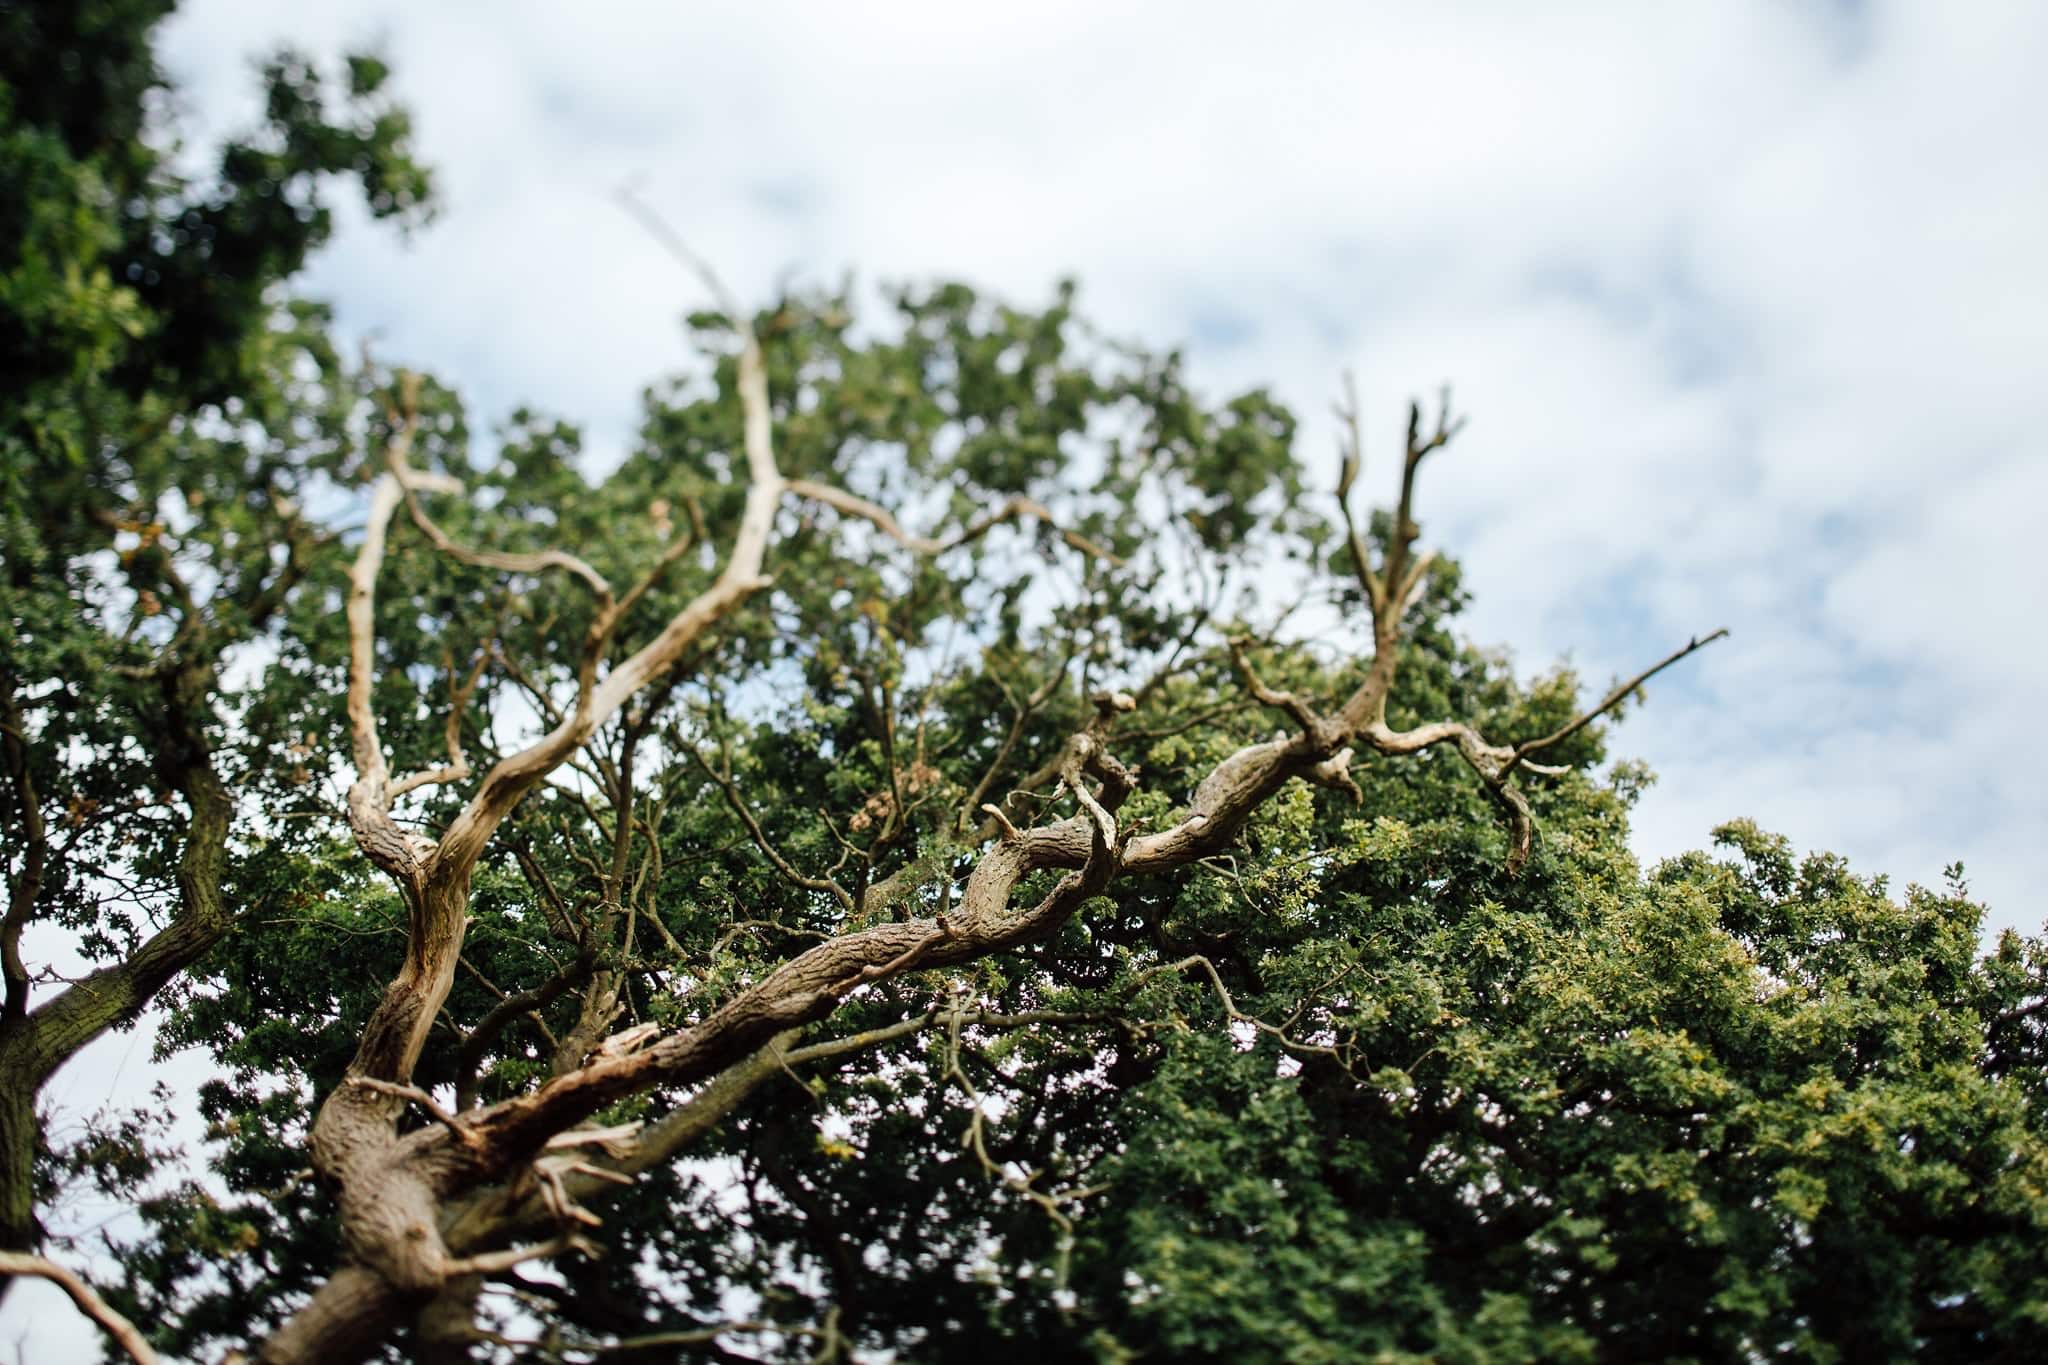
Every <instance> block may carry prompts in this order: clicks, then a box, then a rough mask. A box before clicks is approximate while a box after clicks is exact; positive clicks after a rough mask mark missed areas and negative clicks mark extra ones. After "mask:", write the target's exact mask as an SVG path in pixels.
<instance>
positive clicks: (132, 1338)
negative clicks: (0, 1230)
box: [0, 1251, 158, 1365]
mask: <svg viewBox="0 0 2048 1365" xmlns="http://www.w3.org/2000/svg"><path fill="white" fill-rule="evenodd" d="M0 1274H7V1275H32V1276H35V1277H36V1278H38V1279H44V1280H48V1281H49V1282H50V1283H52V1284H54V1285H56V1286H57V1287H58V1288H59V1289H61V1290H63V1291H64V1292H65V1293H66V1294H67V1295H69V1296H70V1298H71V1302H72V1303H74V1304H76V1305H78V1311H79V1312H81V1313H83V1314H85V1316H87V1317H88V1318H91V1319H92V1320H93V1322H95V1323H97V1324H98V1325H99V1328H100V1330H101V1331H103V1332H105V1333H106V1334H107V1335H108V1336H110V1337H112V1338H113V1339H114V1344H115V1345H117V1346H119V1347H120V1348H121V1349H122V1350H124V1351H126V1352H127V1353H128V1358H129V1359H130V1360H133V1361H134V1362H135V1365H157V1360H158V1356H157V1353H156V1351H155V1349H154V1348H152V1347H151V1346H150V1344H149V1341H148V1339H147V1338H146V1337H144V1336H143V1335H142V1333H141V1332H139V1331H137V1330H136V1329H135V1324H134V1323H132V1322H130V1321H128V1319H126V1318H124V1317H122V1316H121V1315H120V1314H119V1313H117V1312H115V1311H114V1310H113V1309H112V1308H109V1307H108V1306H107V1301H106V1300H105V1299H102V1298H101V1297H100V1296H99V1295H98V1294H97V1293H95V1292H94V1291H93V1287H92V1286H91V1285H89V1284H87V1283H86V1282H85V1281H84V1280H82V1279H80V1278H79V1277H78V1276H77V1275H76V1274H74V1273H73V1272H72V1271H69V1270H66V1269H65V1268H64V1267H63V1266H61V1265H58V1264H57V1263H56V1262H55V1261H51V1260H46V1259H45V1258H43V1257H41V1256H31V1255H29V1254H28V1253H26V1252H20V1251H0Z"/></svg>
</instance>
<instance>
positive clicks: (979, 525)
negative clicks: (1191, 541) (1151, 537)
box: [789, 479, 1123, 565]
mask: <svg viewBox="0 0 2048 1365" xmlns="http://www.w3.org/2000/svg"><path fill="white" fill-rule="evenodd" d="M789 491H790V492H792V493H794V494H796V495H797V496H798V497H800V498H810V499H812V500H814V501H816V502H822V503H824V504H825V505H826V506H828V507H832V508H836V509H837V510H839V511H841V512H844V513H846V514H847V515H848V516H853V517H859V518H861V519H862V520H863V521H867V522H871V523H873V525H874V527H875V529H877V530H879V531H880V532H881V533H882V534H883V535H886V536H888V537H889V538H890V539H891V540H893V541H895V542H896V543H897V544H899V545H902V546H904V547H905V548H906V549H910V550H915V551H916V552H917V553H918V554H921V555H942V554H944V553H946V552H947V551H948V550H954V549H958V548H959V547H960V546H962V545H965V544H968V543H969V542H971V541H976V540H979V539H981V538H982V537H983V536H985V535H987V534H988V533H989V532H990V531H992V530H994V529H995V528H996V527H998V526H1001V525H1003V524H1004V523H1005V522H1011V521H1018V520H1024V519H1029V520H1033V521H1039V522H1043V523H1044V524H1045V525H1046V526H1047V527H1049V528H1051V529H1052V530H1053V531H1054V532H1055V533H1057V534H1058V536H1059V538H1060V539H1061V540H1064V541H1065V542H1066V543H1067V544H1069V545H1071V546H1073V547H1074V548H1075V549H1076V550H1079V551H1080V552H1081V553H1082V554H1085V555H1088V556H1090V557H1091V558H1094V559H1099V560H1102V561H1103V562H1104V563H1106V564H1116V565H1121V564H1122V563H1123V560H1122V559H1120V558H1118V557H1117V556H1116V555H1115V554H1112V553H1111V552H1110V551H1109V550H1107V549H1105V548H1103V547H1102V546H1101V545H1099V544H1097V543H1096V542H1094V541H1092V540H1090V539H1088V537H1086V536H1084V535H1081V534H1079V533H1078V532H1074V531H1069V530H1067V529H1065V528H1064V527H1062V526H1061V525H1060V524H1059V522H1058V521H1057V519H1055V518H1054V516H1053V514H1052V512H1051V511H1050V510H1049V509H1048V508H1047V507H1046V505H1045V504H1044V503H1042V502H1038V501H1036V500H1034V499H1031V498H1027V497H1022V496H1018V497H1013V498H1011V499H1010V500H1009V501H1008V502H1005V503H1004V504H1003V505H1002V506H1001V507H999V508H997V509H996V510H995V511H993V512H990V513H988V514H987V515H986V516H982V517H979V518H977V519H975V520H974V521H972V522H970V523H969V524H968V525H966V526H964V527H962V528H961V529H960V530H958V531H955V532H954V533H953V534H952V535H950V536H947V537H945V538H944V539H942V540H934V539H933V538H932V537H930V536H920V535H915V534H913V533H911V532H909V531H906V530H904V529H903V526H902V525H901V524H900V523H899V522H898V521H897V520H896V518H895V517H894V516H893V515H891V514H890V512H889V510H888V509H887V508H885V507H882V506H881V505H880V504H878V503H873V502H869V501H868V500H867V499H866V498H863V497H860V496H858V495H857V494H853V493H849V492H847V491H846V490H845V489H843V488H834V487H832V486H831V485H830V484H822V483H814V482H812V481H811V480H809V479H791V480H790V481H789Z"/></svg>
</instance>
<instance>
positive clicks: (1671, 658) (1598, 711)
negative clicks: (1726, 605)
mask: <svg viewBox="0 0 2048 1365" xmlns="http://www.w3.org/2000/svg"><path fill="white" fill-rule="evenodd" d="M1727 634H1728V628H1727V627H1726V626H1723V627H1721V628H1720V629H1719V630H1716V631H1714V632H1712V633H1711V634H1707V635H1695V636H1694V637H1693V638H1692V639H1690V640H1688V641H1686V642H1685V643H1684V644H1683V645H1681V646H1679V647H1678V648H1677V649H1674V650H1672V651H1671V652H1670V653H1669V654H1667V655H1665V656H1664V657H1663V658H1661V659H1659V660H1658V661H1657V662H1656V663H1653V664H1651V665H1650V666H1649V667H1648V668H1646V669H1644V670H1643V671H1642V672H1640V673H1638V674H1636V675H1635V676H1634V677H1633V678H1630V679H1629V680H1628V681H1627V682H1625V683H1622V684H1620V685H1619V686H1617V687H1616V688H1615V689H1614V690H1613V691H1611V692H1609V693H1608V694H1607V695H1606V696H1605V697H1604V698H1602V699H1601V702H1600V704H1599V705H1598V706H1595V707H1594V708H1593V709H1592V710H1590V711H1583V712H1581V713H1580V714H1578V715H1577V716H1574V717H1573V718H1572V719H1571V720H1570V721H1568V722H1567V723H1565V724H1564V725H1562V726H1559V727H1558V728H1557V729H1556V730H1554V731H1552V732H1551V733H1550V734H1547V735H1545V736H1543V738H1541V739H1532V740H1529V741H1527V742H1526V743H1523V744H1518V745H1516V746H1515V752H1514V754H1513V755H1512V756H1511V757H1510V758H1509V759H1508V761H1507V762H1506V764H1504V765H1503V766H1502V768H1501V776H1502V777H1506V776H1507V775H1508V774H1509V773H1511V772H1513V771H1514V770H1515V766H1516V765H1517V764H1519V763H1520V762H1521V761H1522V760H1523V759H1525V758H1527V757H1528V756H1529V755H1530V754H1534V753H1541V752H1542V751H1543V750H1545V749H1548V748H1549V747H1550V746H1551V745H1553V744H1559V743H1562V742H1563V741H1565V740H1567V739H1570V738H1571V737H1572V736H1573V735H1575V734H1577V733H1578V732H1579V731H1581V730H1583V729H1585V728H1586V727H1587V726H1588V725H1591V724H1592V723H1593V722H1594V721H1595V720H1597V719H1598V718H1599V717H1601V716H1603V715H1605V714H1606V713H1607V712H1609V711H1612V710H1613V709H1614V708H1615V707H1617V706H1619V705H1620V704H1621V702H1622V699H1623V698H1625V697H1627V696H1628V695H1629V693H1631V692H1633V691H1635V690H1636V689H1637V688H1638V687H1641V686H1642V685H1643V684H1644V683H1646V682H1648V681H1649V680H1650V679H1652V678H1654V677H1656V676H1657V675H1658V674H1659V673H1662V672H1663V671H1664V670H1665V669H1667V668H1669V667H1671V665H1673V664H1675V663H1677V662H1678V661H1679V660H1680V659H1683V658H1685V657H1686V656H1687V655H1688V654H1692V653H1694V652H1695V651H1698V650H1702V649H1705V648H1706V647H1707V646H1708V645H1710V644H1712V643H1714V641H1716V640H1719V639H1721V638H1723V637H1724V636H1726V635H1727Z"/></svg>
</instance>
